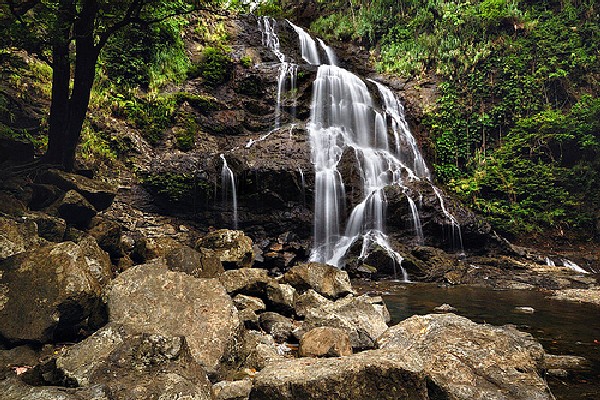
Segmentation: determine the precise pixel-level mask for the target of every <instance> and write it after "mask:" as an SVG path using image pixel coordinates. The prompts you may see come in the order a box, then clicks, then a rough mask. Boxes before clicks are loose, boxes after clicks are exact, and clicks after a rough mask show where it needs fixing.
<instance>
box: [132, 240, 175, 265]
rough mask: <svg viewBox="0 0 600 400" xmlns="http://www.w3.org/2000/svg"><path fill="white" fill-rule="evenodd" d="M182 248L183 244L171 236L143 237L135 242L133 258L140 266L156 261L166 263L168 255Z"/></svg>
mask: <svg viewBox="0 0 600 400" xmlns="http://www.w3.org/2000/svg"><path fill="white" fill-rule="evenodd" d="M182 246H183V244H181V243H179V242H178V241H176V240H175V239H173V238H172V237H169V236H160V237H156V238H154V237H151V238H147V237H143V238H140V239H139V240H137V241H136V242H135V245H134V249H133V254H132V258H133V259H134V261H136V262H138V263H140V264H144V263H147V262H149V261H150V260H154V259H160V261H161V262H162V261H165V262H166V257H167V254H169V253H170V252H171V251H173V250H175V249H178V248H180V247H182Z"/></svg>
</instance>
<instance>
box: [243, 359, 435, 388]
mask: <svg viewBox="0 0 600 400" xmlns="http://www.w3.org/2000/svg"><path fill="white" fill-rule="evenodd" d="M429 392H430V388H428V384H427V382H426V379H425V376H424V374H423V373H422V372H421V371H420V368H419V366H418V365H416V364H414V363H411V362H410V360H397V359H396V358H395V357H394V354H393V353H392V352H383V351H381V350H372V351H365V352H362V353H359V354H354V355H352V356H349V357H341V358H300V359H290V360H283V361H278V362H271V363H269V364H268V365H267V366H266V367H265V368H264V369H263V370H262V371H260V372H259V373H258V374H257V375H256V379H255V381H254V387H253V388H252V391H251V392H250V400H286V399H289V400H292V399H293V400H300V399H322V400H329V399H336V400H337V399H339V400H385V399H390V400H391V399H394V400H397V399H406V400H426V399H427V400H429V399H432V398H444V397H431V396H430V394H429Z"/></svg>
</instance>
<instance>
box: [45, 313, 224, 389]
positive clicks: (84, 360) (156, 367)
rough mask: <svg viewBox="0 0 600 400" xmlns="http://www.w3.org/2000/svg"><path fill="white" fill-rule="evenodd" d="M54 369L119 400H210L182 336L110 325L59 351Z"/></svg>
mask: <svg viewBox="0 0 600 400" xmlns="http://www.w3.org/2000/svg"><path fill="white" fill-rule="evenodd" d="M56 368H57V369H58V370H59V371H60V372H61V374H60V376H64V379H65V382H68V383H70V384H76V385H78V386H88V385H102V386H104V387H106V388H108V390H109V392H110V393H118V395H117V397H116V398H119V399H140V400H141V399H148V398H190V399H203V400H204V399H205V400H212V399H213V398H214V397H213V395H212V388H211V384H210V382H209V381H208V378H207V375H206V371H205V370H204V369H203V368H202V367H201V366H200V365H199V364H198V363H197V362H196V361H195V360H194V358H193V357H192V355H191V353H190V349H189V347H188V345H187V343H186V341H185V339H184V338H183V337H164V336H161V335H156V334H148V333H142V334H135V335H132V334H130V333H128V332H127V330H126V329H125V328H124V327H122V326H116V325H112V326H108V327H105V328H103V329H102V330H100V331H98V332H96V333H95V334H94V335H93V336H91V337H89V338H88V339H86V340H84V341H83V342H81V343H78V344H76V345H74V346H71V347H67V348H64V349H63V350H62V352H61V354H60V355H59V356H58V357H57V359H56Z"/></svg>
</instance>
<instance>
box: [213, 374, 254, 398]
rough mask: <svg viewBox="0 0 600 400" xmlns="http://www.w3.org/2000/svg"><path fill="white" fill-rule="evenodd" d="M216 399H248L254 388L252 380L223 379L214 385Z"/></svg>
mask: <svg viewBox="0 0 600 400" xmlns="http://www.w3.org/2000/svg"><path fill="white" fill-rule="evenodd" d="M213 390H214V392H215V399H216V400H248V397H249V396H250V391H251V390H252V381H251V380H250V379H242V380H239V381H221V382H217V383H215V384H214V385H213Z"/></svg>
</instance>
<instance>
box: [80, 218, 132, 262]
mask: <svg viewBox="0 0 600 400" xmlns="http://www.w3.org/2000/svg"><path fill="white" fill-rule="evenodd" d="M122 231H123V228H122V227H121V225H120V224H119V223H117V222H116V221H113V220H111V219H108V218H106V217H101V216H96V217H94V218H93V219H92V221H91V225H90V229H88V231H87V233H88V234H89V235H90V236H92V237H93V238H94V239H96V242H98V246H100V248H101V249H102V250H104V251H106V252H107V253H108V254H109V255H110V257H111V258H112V259H118V258H121V257H123V256H124V255H125V249H124V246H123V242H122V240H121V235H122Z"/></svg>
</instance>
